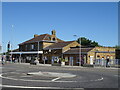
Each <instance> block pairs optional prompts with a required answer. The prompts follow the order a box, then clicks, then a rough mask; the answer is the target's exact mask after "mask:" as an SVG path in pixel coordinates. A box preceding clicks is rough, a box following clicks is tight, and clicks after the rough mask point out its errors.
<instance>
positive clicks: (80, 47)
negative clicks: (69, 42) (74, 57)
mask: <svg viewBox="0 0 120 90" xmlns="http://www.w3.org/2000/svg"><path fill="white" fill-rule="evenodd" d="M73 36H74V37H77V38H80V37H79V36H77V35H73ZM79 43H80V47H79V66H81V65H82V64H81V61H82V60H81V38H80V41H79Z"/></svg>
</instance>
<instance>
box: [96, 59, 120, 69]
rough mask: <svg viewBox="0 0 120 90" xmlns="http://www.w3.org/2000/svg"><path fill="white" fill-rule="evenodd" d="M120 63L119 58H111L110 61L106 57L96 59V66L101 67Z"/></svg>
mask: <svg viewBox="0 0 120 90" xmlns="http://www.w3.org/2000/svg"><path fill="white" fill-rule="evenodd" d="M119 65H120V61H119V59H110V60H109V61H108V62H107V60H106V59H96V60H95V61H94V66H100V67H118V66H119Z"/></svg>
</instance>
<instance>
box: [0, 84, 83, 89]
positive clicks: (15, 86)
mask: <svg viewBox="0 0 120 90" xmlns="http://www.w3.org/2000/svg"><path fill="white" fill-rule="evenodd" d="M0 86H1V87H10V88H30V89H77V90H84V88H60V87H29V86H12V85H1V84H0Z"/></svg>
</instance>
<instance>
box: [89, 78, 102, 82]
mask: <svg viewBox="0 0 120 90" xmlns="http://www.w3.org/2000/svg"><path fill="white" fill-rule="evenodd" d="M103 79H104V78H103V77H101V78H100V79H96V80H90V81H102V80H103Z"/></svg>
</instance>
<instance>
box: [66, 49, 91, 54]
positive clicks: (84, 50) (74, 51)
mask: <svg viewBox="0 0 120 90" xmlns="http://www.w3.org/2000/svg"><path fill="white" fill-rule="evenodd" d="M80 49H81V53H84V54H86V53H87V52H89V51H90V50H92V49H93V48H71V49H70V50H68V51H66V52H64V54H79V53H80Z"/></svg>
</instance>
